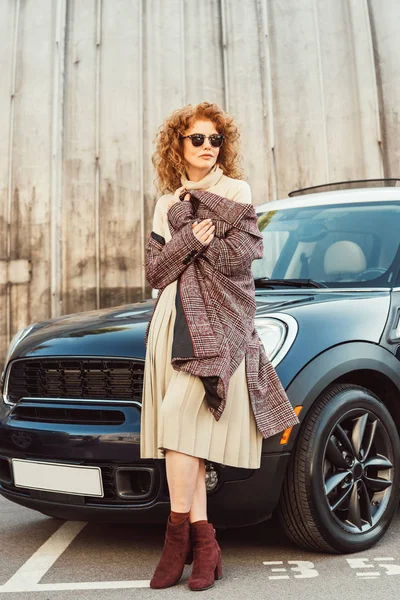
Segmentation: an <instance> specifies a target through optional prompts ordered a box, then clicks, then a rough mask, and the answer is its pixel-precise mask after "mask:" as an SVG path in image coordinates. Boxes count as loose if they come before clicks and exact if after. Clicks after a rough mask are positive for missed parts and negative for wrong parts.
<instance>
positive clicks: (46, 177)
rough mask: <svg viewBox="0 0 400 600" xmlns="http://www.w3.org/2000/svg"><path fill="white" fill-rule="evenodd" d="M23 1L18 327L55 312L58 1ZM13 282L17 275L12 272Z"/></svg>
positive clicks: (16, 222) (14, 246) (17, 146)
mask: <svg viewBox="0 0 400 600" xmlns="http://www.w3.org/2000/svg"><path fill="white" fill-rule="evenodd" d="M45 4H46V10H43V2H42V1H41V0H30V2H22V3H21V13H20V20H19V34H18V35H19V38H18V53H17V70H16V73H17V79H16V88H17V89H16V98H15V113H14V136H13V148H12V164H13V169H12V192H13V205H12V214H11V255H10V258H11V259H23V260H29V261H31V269H32V275H31V282H30V283H14V284H12V286H11V306H12V312H11V317H12V326H11V329H12V330H13V331H15V330H17V329H19V328H20V327H22V326H24V325H25V324H26V323H27V322H30V321H32V320H41V319H45V318H46V317H47V316H48V315H49V312H50V287H49V283H50V231H49V224H50V179H51V160H50V157H51V106H52V73H53V44H52V42H53V37H54V21H55V10H54V9H55V5H54V4H53V3H52V2H45ZM10 278H11V280H12V279H13V273H12V271H11V273H10Z"/></svg>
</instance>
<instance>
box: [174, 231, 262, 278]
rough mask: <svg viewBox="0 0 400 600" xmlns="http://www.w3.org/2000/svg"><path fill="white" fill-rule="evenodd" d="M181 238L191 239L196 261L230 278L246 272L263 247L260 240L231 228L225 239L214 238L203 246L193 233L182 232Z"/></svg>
mask: <svg viewBox="0 0 400 600" xmlns="http://www.w3.org/2000/svg"><path fill="white" fill-rule="evenodd" d="M182 234H183V238H184V239H188V238H190V237H192V238H193V240H191V241H189V240H188V241H187V243H188V244H189V243H191V244H192V245H193V246H194V249H195V250H196V251H197V253H198V254H197V256H196V257H195V258H198V260H206V261H207V262H208V263H210V264H211V265H212V267H213V268H214V269H216V270H217V271H219V272H220V273H222V274H223V275H227V276H232V275H236V274H238V273H242V272H243V271H247V270H248V269H249V268H250V267H251V264H252V262H253V260H255V259H258V258H262V256H263V251H264V246H263V240H262V238H258V237H257V238H256V237H255V236H253V235H252V234H251V233H247V232H245V231H241V230H240V229H237V228H236V227H231V229H229V231H228V232H227V233H226V235H225V237H221V238H218V237H214V239H213V240H212V242H211V243H210V244H209V245H208V246H205V245H204V244H202V243H201V242H199V241H198V240H197V238H196V237H195V235H194V233H193V231H192V230H191V226H190V230H188V229H187V230H185V231H184V230H182Z"/></svg>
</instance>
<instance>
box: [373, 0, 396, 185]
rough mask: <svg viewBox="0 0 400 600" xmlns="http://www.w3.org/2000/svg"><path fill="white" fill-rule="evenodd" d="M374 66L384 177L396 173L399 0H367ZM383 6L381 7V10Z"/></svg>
mask: <svg viewBox="0 0 400 600" xmlns="http://www.w3.org/2000/svg"><path fill="white" fill-rule="evenodd" d="M369 8H370V16H371V25H372V31H373V42H374V49H375V66H376V74H377V81H378V86H379V95H380V98H381V106H380V119H381V123H382V135H383V148H382V152H383V156H384V163H385V167H386V172H385V175H386V176H387V177H398V176H399V173H400V150H399V139H400V109H399V106H400V61H399V56H400V35H399V32H400V3H399V2H398V1H397V0H386V1H385V3H384V4H382V2H379V0H370V2H369ZM383 9H384V10H383Z"/></svg>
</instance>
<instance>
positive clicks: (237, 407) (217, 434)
mask: <svg viewBox="0 0 400 600" xmlns="http://www.w3.org/2000/svg"><path fill="white" fill-rule="evenodd" d="M176 289H177V282H176V281H174V282H173V283H171V284H170V285H169V286H167V287H166V288H165V290H164V291H163V293H162V295H161V297H160V299H159V301H158V304H157V307H156V310H155V313H154V315H153V319H152V322H151V325H150V330H149V335H148V342H147V351H146V362H145V371H144V386H143V399H142V416H141V436H140V455H141V458H164V457H165V453H164V451H165V450H166V449H169V450H176V451H177V452H182V453H183V454H190V455H191V456H197V457H199V458H205V459H207V460H209V461H211V462H216V463H220V464H224V465H229V466H232V467H242V468H249V469H257V468H258V467H259V466H260V460H261V444H262V436H261V433H260V432H259V431H258V429H257V426H256V422H255V419H254V415H253V411H252V408H251V404H250V399H249V393H248V389H247V380H246V369H245V359H243V361H242V362H241V364H240V365H239V367H238V368H237V370H236V371H235V372H234V373H233V375H232V377H231V379H230V382H229V388H228V396H227V402H226V407H225V409H224V412H223V413H222V416H221V418H220V419H219V421H216V420H215V417H214V416H213V414H212V413H211V412H210V410H209V408H208V405H207V402H206V400H205V395H204V386H203V383H202V381H201V380H200V379H199V378H198V377H196V376H195V375H191V374H190V373H186V372H184V371H176V370H175V369H174V368H173V367H172V365H171V352H172V339H173V331H174V322H175V316H176V309H175V294H176Z"/></svg>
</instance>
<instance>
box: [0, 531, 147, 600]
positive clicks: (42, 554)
mask: <svg viewBox="0 0 400 600" xmlns="http://www.w3.org/2000/svg"><path fill="white" fill-rule="evenodd" d="M85 526H86V522H82V521H67V522H66V523H64V524H63V525H61V527H60V528H59V529H57V531H55V532H54V533H53V535H52V536H51V537H50V538H49V539H48V540H47V541H46V542H44V544H42V545H41V546H40V548H38V550H36V552H35V553H34V554H33V555H32V556H31V557H30V558H28V560H27V561H26V562H25V563H24V564H23V565H22V567H20V568H19V569H18V571H17V572H16V573H15V574H14V575H13V576H12V577H11V578H10V579H9V580H8V581H7V582H6V583H5V584H4V585H2V586H0V594H6V593H10V592H13V593H15V592H45V591H57V590H89V589H122V588H142V587H149V586H150V581H149V580H137V581H88V582H78V583H39V581H40V580H41V579H42V577H43V576H44V575H45V574H46V573H47V571H48V570H49V569H50V568H51V567H52V566H53V564H54V563H55V562H56V560H57V559H58V558H59V557H60V556H61V554H62V553H63V552H64V551H65V550H66V549H67V548H68V546H69V545H70V544H71V542H72V541H73V540H74V539H75V538H76V536H77V535H78V534H79V533H80V532H81V531H82V529H83V528H84V527H85Z"/></svg>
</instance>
